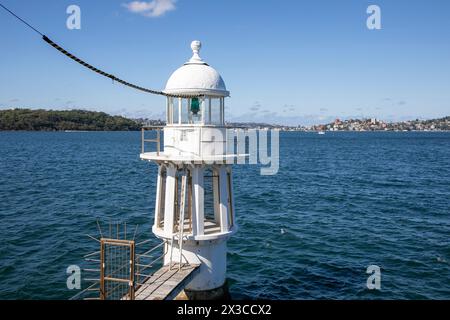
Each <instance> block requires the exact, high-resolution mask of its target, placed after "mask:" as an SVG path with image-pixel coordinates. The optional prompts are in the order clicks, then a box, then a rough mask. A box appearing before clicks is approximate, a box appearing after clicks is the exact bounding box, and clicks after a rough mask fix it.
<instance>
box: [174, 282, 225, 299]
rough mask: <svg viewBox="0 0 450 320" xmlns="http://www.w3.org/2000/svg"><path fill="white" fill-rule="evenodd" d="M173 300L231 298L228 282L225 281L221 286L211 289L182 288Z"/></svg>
mask: <svg viewBox="0 0 450 320" xmlns="http://www.w3.org/2000/svg"><path fill="white" fill-rule="evenodd" d="M175 300H231V296H230V292H229V291H228V284H227V283H226V282H225V284H224V285H223V286H221V287H219V288H216V289H212V290H204V291H194V290H188V289H184V290H183V291H181V292H180V293H179V294H178V296H177V297H176V298H175Z"/></svg>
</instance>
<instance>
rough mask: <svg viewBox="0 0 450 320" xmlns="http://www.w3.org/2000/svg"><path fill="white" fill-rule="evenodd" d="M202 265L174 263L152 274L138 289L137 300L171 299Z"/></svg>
mask: <svg viewBox="0 0 450 320" xmlns="http://www.w3.org/2000/svg"><path fill="white" fill-rule="evenodd" d="M199 269H200V265H198V264H196V265H182V267H181V268H179V266H178V264H173V265H172V268H169V266H168V265H166V266H163V267H162V268H161V269H159V270H158V271H156V272H155V273H154V274H152V275H151V276H150V277H149V278H148V279H147V280H146V281H145V282H144V283H143V284H142V285H141V286H140V287H139V288H138V289H137V291H136V293H135V300H171V299H174V298H175V297H176V296H177V295H178V293H180V292H181V290H183V289H184V287H185V286H186V285H187V284H188V283H189V282H190V281H191V280H192V278H193V277H194V275H195V274H196V273H197V272H198V271H199Z"/></svg>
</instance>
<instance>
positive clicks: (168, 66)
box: [0, 0, 450, 124]
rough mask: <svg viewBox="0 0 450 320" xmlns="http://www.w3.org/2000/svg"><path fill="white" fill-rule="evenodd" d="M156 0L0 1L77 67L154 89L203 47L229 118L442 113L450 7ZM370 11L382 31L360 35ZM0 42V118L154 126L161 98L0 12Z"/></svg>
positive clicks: (449, 83)
mask: <svg viewBox="0 0 450 320" xmlns="http://www.w3.org/2000/svg"><path fill="white" fill-rule="evenodd" d="M155 1H156V2H153V1H152V0H150V1H143V2H145V3H140V4H139V5H138V6H135V7H130V6H128V7H127V4H128V5H129V4H130V2H132V1H130V0H83V1H75V0H71V1H65V0H43V1H25V0H0V2H1V3H3V4H4V5H6V6H8V7H9V8H10V9H12V10H14V11H15V12H16V13H17V14H19V15H20V16H22V17H23V18H25V19H27V20H29V21H30V22H31V23H32V24H33V25H35V26H36V27H37V28H38V29H40V30H41V31H42V32H43V33H45V34H46V35H47V36H49V37H50V38H51V39H53V40H54V41H55V42H57V43H59V44H60V45H62V46H63V47H64V48H66V49H67V50H69V51H71V52H72V53H74V54H76V55H78V56H79V57H80V58H82V59H84V60H86V61H88V62H89V63H91V64H93V65H94V66H97V67H99V68H101V69H104V70H105V71H107V72H110V73H113V74H115V75H116V76H118V77H121V78H123V79H125V80H127V81H130V82H133V83H136V84H139V85H142V86H145V87H150V88H155V89H163V88H164V85H165V82H166V81H167V79H168V77H169V76H170V74H171V73H172V72H173V71H174V70H175V69H176V68H178V67H179V66H181V65H182V64H183V63H184V62H185V61H186V60H188V59H189V58H190V56H191V50H190V47H189V45H190V42H191V41H192V40H196V39H198V40H201V41H202V43H203V48H202V51H201V56H202V58H203V59H204V60H206V61H207V62H208V63H209V64H210V65H212V66H213V67H215V68H216V69H217V70H218V71H219V72H220V73H221V75H222V77H223V78H224V80H225V83H226V85H227V88H228V90H230V91H231V98H229V99H228V100H227V119H228V120H236V121H265V122H272V123H287V124H311V123H323V122H326V121H329V120H331V119H334V118H336V117H339V118H348V117H377V118H381V119H385V120H402V119H409V118H416V117H419V118H434V117H440V116H445V115H450V90H449V89H450V41H449V39H450V19H449V17H448V15H449V14H450V13H449V12H450V1H446V0H442V1H438V0H432V1H425V0H410V1H406V0H395V1H394V0H391V1H380V0H373V1H364V0H341V1H337V0H329V1H325V0H316V1H298V0H297V1H294V0H293V1H279V0H278V1H275V0H273V1H272V0H265V1H262V0H261V1H242V0H214V1H211V0H177V1H171V0H155ZM152 2H153V3H152ZM71 4H76V5H78V6H80V8H81V13H82V16H81V23H82V24H81V30H69V29H67V28H66V20H67V17H68V14H66V8H67V7H68V6H69V5H71ZM371 4H376V5H378V6H379V7H380V8H381V23H382V29H381V30H369V29H368V28H367V27H366V19H367V17H368V16H369V15H368V14H367V13H366V9H367V7H368V6H369V5H371ZM130 8H135V9H142V10H141V11H140V12H138V11H139V10H130ZM167 9H169V10H167ZM0 44H1V45H0V108H2V109H5V108H9V107H32V108H53V109H70V108H83V109H89V110H98V111H105V112H108V113H112V114H121V115H126V116H131V117H135V116H146V117H152V118H162V117H163V112H164V108H165V107H164V106H165V101H164V98H163V97H158V96H152V95H148V94H145V93H141V92H138V91H134V90H132V89H129V88H126V87H123V86H121V85H118V84H112V83H111V81H110V80H108V79H105V78H102V77H101V76H98V75H96V74H94V73H92V72H90V71H89V70H87V69H84V68H82V67H80V66H79V65H77V64H76V63H74V62H72V61H70V60H69V59H68V58H66V57H64V56H63V55H61V54H60V53H58V52H57V51H55V50H54V49H52V48H51V47H49V46H48V45H47V44H46V43H45V42H43V41H41V40H40V39H39V36H37V35H36V34H34V33H33V32H31V31H30V30H28V29H27V28H25V27H24V26H23V25H21V24H19V23H18V22H17V21H16V20H14V19H13V18H12V17H11V16H9V15H8V14H6V13H5V12H3V11H0Z"/></svg>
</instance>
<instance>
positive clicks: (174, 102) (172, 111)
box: [167, 98, 180, 124]
mask: <svg viewBox="0 0 450 320" xmlns="http://www.w3.org/2000/svg"><path fill="white" fill-rule="evenodd" d="M179 103H180V99H179V98H169V110H168V117H167V120H168V121H167V122H168V123H169V124H178V121H179V119H180V110H179V109H180V108H179Z"/></svg>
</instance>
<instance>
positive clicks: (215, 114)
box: [211, 98, 222, 125]
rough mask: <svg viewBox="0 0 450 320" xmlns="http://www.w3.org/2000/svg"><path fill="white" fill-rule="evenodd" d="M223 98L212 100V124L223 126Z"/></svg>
mask: <svg viewBox="0 0 450 320" xmlns="http://www.w3.org/2000/svg"><path fill="white" fill-rule="evenodd" d="M221 100H222V99H221V98H211V124H219V125H220V124H222V112H221V106H222V103H221Z"/></svg>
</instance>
